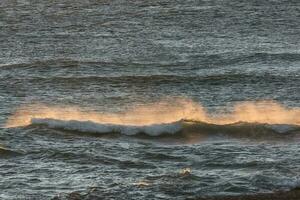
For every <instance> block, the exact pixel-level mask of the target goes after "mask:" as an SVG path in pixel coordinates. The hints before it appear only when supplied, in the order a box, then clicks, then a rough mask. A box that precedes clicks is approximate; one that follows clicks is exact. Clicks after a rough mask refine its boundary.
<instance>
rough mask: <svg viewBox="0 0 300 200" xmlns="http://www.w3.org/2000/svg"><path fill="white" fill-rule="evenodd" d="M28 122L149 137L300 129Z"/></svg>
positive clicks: (282, 132) (253, 125)
mask: <svg viewBox="0 0 300 200" xmlns="http://www.w3.org/2000/svg"><path fill="white" fill-rule="evenodd" d="M31 124H32V125H42V126H47V127H49V128H53V129H62V130H67V131H76V132H82V133H94V134H95V133H96V134H107V133H119V134H124V135H137V134H146V135H149V136H160V135H174V134H185V133H195V134H201V133H203V134H218V133H222V134H230V135H237V134H239V135H244V136H246V135H252V136H266V135H270V134H277V135H286V134H290V133H295V132H300V127H299V126H296V125H287V124H257V123H243V122H239V123H234V124H227V125H216V124H208V123H203V122H194V121H188V120H180V121H176V122H172V123H162V124H151V125H143V126H140V125H124V124H105V123H96V122H92V121H77V120H67V121H65V120H57V119H49V118H47V119H39V118H34V119H32V120H31Z"/></svg>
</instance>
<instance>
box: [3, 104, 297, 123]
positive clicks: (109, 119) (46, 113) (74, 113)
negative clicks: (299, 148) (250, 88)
mask: <svg viewBox="0 0 300 200" xmlns="http://www.w3.org/2000/svg"><path fill="white" fill-rule="evenodd" d="M220 113H221V112H220ZM36 118H38V119H46V118H47V119H48V118H49V119H57V120H66V121H67V120H77V121H91V122H95V123H103V124H118V125H136V126H139V125H141V126H142V125H151V124H162V123H171V122H176V121H179V120H195V121H201V122H206V123H212V124H220V125H222V124H231V123H235V122H250V123H269V124H294V125H300V108H287V107H285V106H283V105H281V104H280V103H277V102H275V101H255V102H242V103H238V104H236V105H235V106H233V109H232V111H231V112H230V113H226V114H223V112H222V114H216V113H214V114H210V113H208V112H207V111H206V109H205V108H204V107H203V106H201V104H199V103H196V102H194V101H192V100H190V99H184V98H178V99H174V100H172V102H171V103H170V101H166V100H162V101H159V102H156V103H151V104H146V105H143V106H136V107H132V108H131V109H129V110H127V111H125V112H122V113H100V112H91V111H85V110H84V109H83V108H80V107H65V106H47V105H42V104H35V105H31V106H21V107H20V108H18V109H17V111H16V112H15V113H14V114H13V115H12V116H11V117H9V119H8V120H7V123H6V124H5V127H17V126H26V125H30V124H31V120H32V119H36Z"/></svg>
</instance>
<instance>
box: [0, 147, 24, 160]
mask: <svg viewBox="0 0 300 200" xmlns="http://www.w3.org/2000/svg"><path fill="white" fill-rule="evenodd" d="M17 155H20V153H19V152H16V151H13V150H10V149H7V148H5V147H2V146H0V158H2V157H9V156H17Z"/></svg>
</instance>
